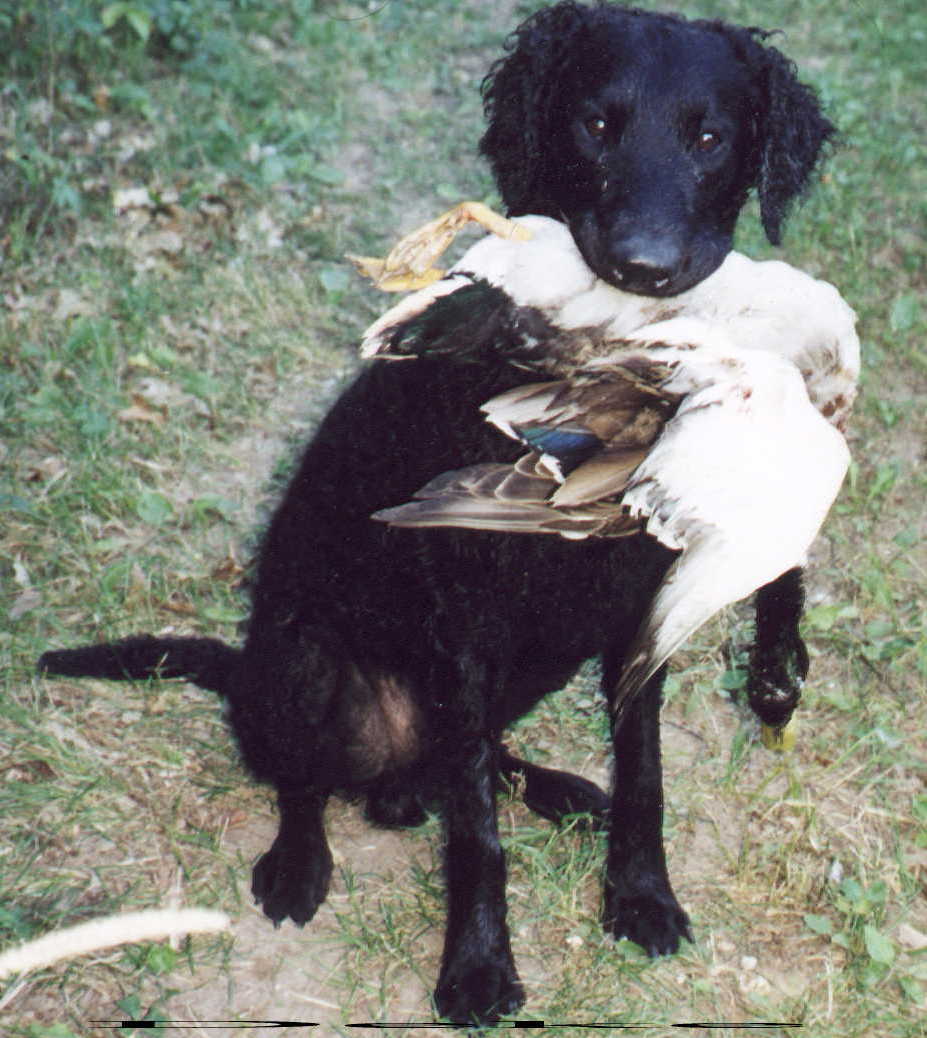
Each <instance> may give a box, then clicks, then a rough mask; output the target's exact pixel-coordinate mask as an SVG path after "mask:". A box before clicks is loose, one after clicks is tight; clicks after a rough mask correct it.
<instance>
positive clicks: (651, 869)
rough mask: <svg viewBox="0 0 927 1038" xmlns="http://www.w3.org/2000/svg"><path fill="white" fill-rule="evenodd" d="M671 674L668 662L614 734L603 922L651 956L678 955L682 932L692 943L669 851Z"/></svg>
mask: <svg viewBox="0 0 927 1038" xmlns="http://www.w3.org/2000/svg"><path fill="white" fill-rule="evenodd" d="M616 662H617V661H615V660H609V659H606V661H605V672H604V686H605V690H606V693H607V692H608V690H609V689H613V688H614V686H615V680H614V678H615V676H616V671H615V663H616ZM619 666H620V663H619ZM665 675H666V668H665V667H663V668H661V669H660V671H658V672H657V673H656V674H655V675H654V676H653V677H652V678H651V679H650V681H648V682H647V684H646V685H645V686H644V687H643V688H642V689H641V690H640V692H638V694H637V695H636V696H635V698H634V700H633V701H632V703H631V704H630V706H629V707H628V709H627V710H626V711H625V713H624V715H623V717H622V719H621V721H620V723H619V725H618V727H617V728H616V730H615V731H614V732H613V733H612V740H613V745H614V751H615V778H614V790H613V793H612V809H611V825H610V831H609V839H608V860H607V863H606V869H605V911H604V920H603V921H604V925H605V929H606V930H607V931H608V932H609V933H611V934H613V935H614V936H615V937H616V938H620V937H627V938H629V939H630V940H632V941H634V942H635V943H636V944H639V945H640V946H641V947H642V948H644V950H645V951H646V952H647V953H648V954H649V955H669V954H672V953H673V952H675V951H676V950H677V949H678V948H679V938H680V937H685V938H687V939H688V940H690V941H691V940H692V936H691V933H690V930H689V919H688V916H687V915H686V913H685V912H684V911H683V910H682V908H681V907H680V905H679V902H678V901H677V900H676V895H675V894H674V893H673V888H672V886H671V884H670V880H669V874H668V873H667V869H666V854H665V851H664V848H663V769H662V765H661V762H660V701H661V690H662V687H663V679H664V677H665Z"/></svg>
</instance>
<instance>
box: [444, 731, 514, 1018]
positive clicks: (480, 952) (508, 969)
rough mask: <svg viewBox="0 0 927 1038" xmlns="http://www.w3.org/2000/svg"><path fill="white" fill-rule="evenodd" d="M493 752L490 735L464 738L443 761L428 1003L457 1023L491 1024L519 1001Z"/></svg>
mask: <svg viewBox="0 0 927 1038" xmlns="http://www.w3.org/2000/svg"><path fill="white" fill-rule="evenodd" d="M496 753H497V749H496V746H495V745H494V743H493V742H492V740H491V739H490V738H488V737H470V738H465V739H464V740H463V741H462V742H459V743H458V745H457V747H456V748H455V749H454V751H453V753H452V755H451V756H450V757H449V758H448V760H447V761H446V762H445V766H446V770H445V777H444V782H443V786H444V789H443V815H444V827H445V838H446V848H445V876H446V883H447V932H446V934H445V941H444V954H443V956H442V960H441V975H440V977H439V979H438V986H437V989H436V991H435V1004H436V1006H437V1008H438V1012H439V1013H440V1014H441V1016H442V1017H445V1018H446V1019H448V1020H451V1021H453V1022H454V1023H459V1024H488V1023H493V1022H495V1021H497V1020H498V1019H499V1017H500V1016H502V1015H504V1014H506V1013H511V1012H513V1011H514V1010H516V1009H518V1007H519V1006H521V1005H522V1003H523V1002H524V993H523V991H522V987H521V983H520V981H519V979H518V973H517V972H516V970H515V963H514V961H513V959H512V950H511V947H510V945H509V933H508V928H507V925H506V920H505V915H506V900H505V860H504V858H503V854H502V847H501V846H500V844H499V833H498V828H497V823H496V801H495V788H496V768H497V762H496ZM451 763H452V765H453V766H452V767H450V766H447V765H450V764H451Z"/></svg>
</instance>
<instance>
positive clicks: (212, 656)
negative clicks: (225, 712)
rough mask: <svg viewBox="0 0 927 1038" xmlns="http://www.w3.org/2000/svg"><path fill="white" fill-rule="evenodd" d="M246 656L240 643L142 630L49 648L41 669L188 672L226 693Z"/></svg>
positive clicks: (111, 675) (91, 674)
mask: <svg viewBox="0 0 927 1038" xmlns="http://www.w3.org/2000/svg"><path fill="white" fill-rule="evenodd" d="M240 657H241V651H240V650H239V649H235V648H233V647H232V646H231V645H226V644H225V642H221V641H219V640H218V639H217V638H155V637H153V636H152V635H150V634H138V635H133V636H132V637H130V638H123V639H121V640H120V641H115V642H103V643H101V644H99V645H82V646H80V647H78V648H76V649H58V650H55V651H53V652H46V653H44V654H43V655H42V656H41V658H40V659H39V662H38V670H39V673H41V674H57V675H60V676H62V677H79V678H106V679H108V680H111V681H142V680H145V679H146V678H185V679H186V680H187V681H192V682H193V683H194V684H196V685H199V686H200V688H205V689H208V690H209V691H210V692H218V693H219V695H222V696H224V695H226V694H227V690H228V683H229V676H230V674H231V671H232V668H233V667H234V666H235V665H236V664H237V662H238V660H239V659H240Z"/></svg>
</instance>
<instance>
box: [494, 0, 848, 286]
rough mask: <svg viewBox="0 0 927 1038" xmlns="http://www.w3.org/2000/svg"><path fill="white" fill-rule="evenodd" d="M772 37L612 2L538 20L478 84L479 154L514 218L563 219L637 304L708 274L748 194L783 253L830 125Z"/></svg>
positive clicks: (589, 258)
mask: <svg viewBox="0 0 927 1038" xmlns="http://www.w3.org/2000/svg"><path fill="white" fill-rule="evenodd" d="M767 35H768V34H766V33H764V32H763V31H762V30H759V29H745V28H738V27H735V26H731V25H727V24H726V23H723V22H706V21H686V20H685V19H683V18H681V17H679V16H676V15H666V14H653V13H649V12H644V11H638V10H635V9H630V8H625V7H619V6H612V5H608V4H601V5H599V6H597V7H583V6H580V5H578V4H575V3H572V2H564V3H560V4H557V5H556V6H554V7H550V8H546V9H544V10H542V11H539V12H538V13H537V14H535V15H534V16H532V17H531V18H529V19H528V20H527V21H526V22H524V23H523V24H522V25H521V26H520V27H519V28H518V29H516V31H515V33H514V34H513V35H512V37H511V38H510V41H509V44H508V49H509V51H510V53H509V54H508V55H507V56H506V57H504V58H503V59H501V60H500V61H498V62H497V63H496V64H495V65H494V66H493V67H492V69H491V70H490V72H489V75H488V76H487V77H486V79H485V81H484V84H483V97H484V104H485V109H486V114H487V118H488V122H489V125H488V129H487V131H486V134H485V136H484V137H483V140H482V142H481V149H482V151H483V153H484V154H485V155H486V156H487V157H488V159H489V160H490V163H491V164H492V168H493V172H494V174H495V177H496V181H497V184H498V186H499V190H500V191H501V193H502V197H503V200H504V202H505V205H506V207H507V209H508V211H509V212H510V214H511V215H522V214H525V213H539V214H541V215H546V216H552V217H554V218H556V219H559V220H563V221H564V222H565V223H567V224H568V225H569V227H570V229H571V231H572V233H573V236H574V238H575V240H576V243H577V245H578V247H579V249H580V251H581V252H582V254H583V256H584V258H585V260H586V262H587V263H588V264H589V266H590V267H591V268H592V269H593V270H594V271H595V272H596V274H598V275H599V276H600V277H601V278H603V279H604V280H606V281H608V282H610V283H611V284H613V285H616V286H617V287H619V288H622V289H625V290H626V291H631V292H637V293H640V294H642V295H661V296H671V295H677V294H678V293H680V292H683V291H685V290H686V289H688V288H691V287H692V286H693V285H695V284H697V283H698V282H699V281H701V280H703V279H704V278H706V277H707V276H708V275H709V274H710V273H712V271H714V270H715V269H716V268H717V267H718V266H719V264H720V263H721V262H722V260H723V259H724V257H725V256H726V255H727V253H728V252H729V251H730V248H731V241H732V236H733V231H734V225H735V223H736V221H737V216H738V214H739V212H740V210H741V208H742V206H743V204H744V202H745V200H746V197H747V194H748V192H749V190H750V188H752V187H755V188H756V189H757V192H758V194H759V199H760V209H761V216H762V220H763V226H764V228H765V230H766V234H767V236H768V238H769V240H770V241H771V242H773V243H774V244H778V242H779V240H780V236H781V229H782V223H783V221H784V219H785V216H786V214H787V212H788V209H789V207H790V205H791V203H792V202H793V201H794V200H795V199H796V198H797V197H798V196H799V195H800V194H801V193H802V192H803V191H804V189H805V188H806V187H807V186H808V184H809V181H810V179H811V175H812V172H813V170H814V168H815V165H816V163H817V161H818V158H819V156H820V153H821V150H822V147H823V145H824V143H825V142H826V141H827V140H828V138H829V137H831V136H832V134H833V133H834V127H833V126H832V125H831V123H830V122H829V121H828V120H827V119H826V118H825V117H824V116H823V114H822V113H821V110H820V107H819V105H818V101H817V98H816V96H815V94H814V91H813V90H812V89H811V88H809V87H808V86H806V85H804V84H802V83H801V82H799V80H798V79H797V77H796V75H795V69H794V66H793V65H792V64H791V62H790V61H789V60H788V59H787V58H785V57H784V56H783V55H782V54H781V53H780V52H779V51H778V50H776V49H775V48H774V47H770V46H767V45H765V44H764V43H763V40H764V39H765V38H766V36H767Z"/></svg>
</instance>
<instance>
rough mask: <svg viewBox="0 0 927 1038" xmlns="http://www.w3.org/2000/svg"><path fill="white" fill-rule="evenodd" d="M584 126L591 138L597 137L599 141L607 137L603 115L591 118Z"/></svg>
mask: <svg viewBox="0 0 927 1038" xmlns="http://www.w3.org/2000/svg"><path fill="white" fill-rule="evenodd" d="M584 125H585V127H586V132H587V133H588V134H589V136H590V137H595V138H596V140H598V139H599V138H600V137H604V136H605V120H604V119H603V118H602V116H601V115H593V116H590V117H589V118H588V119H587V120H586V122H585V123H584Z"/></svg>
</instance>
